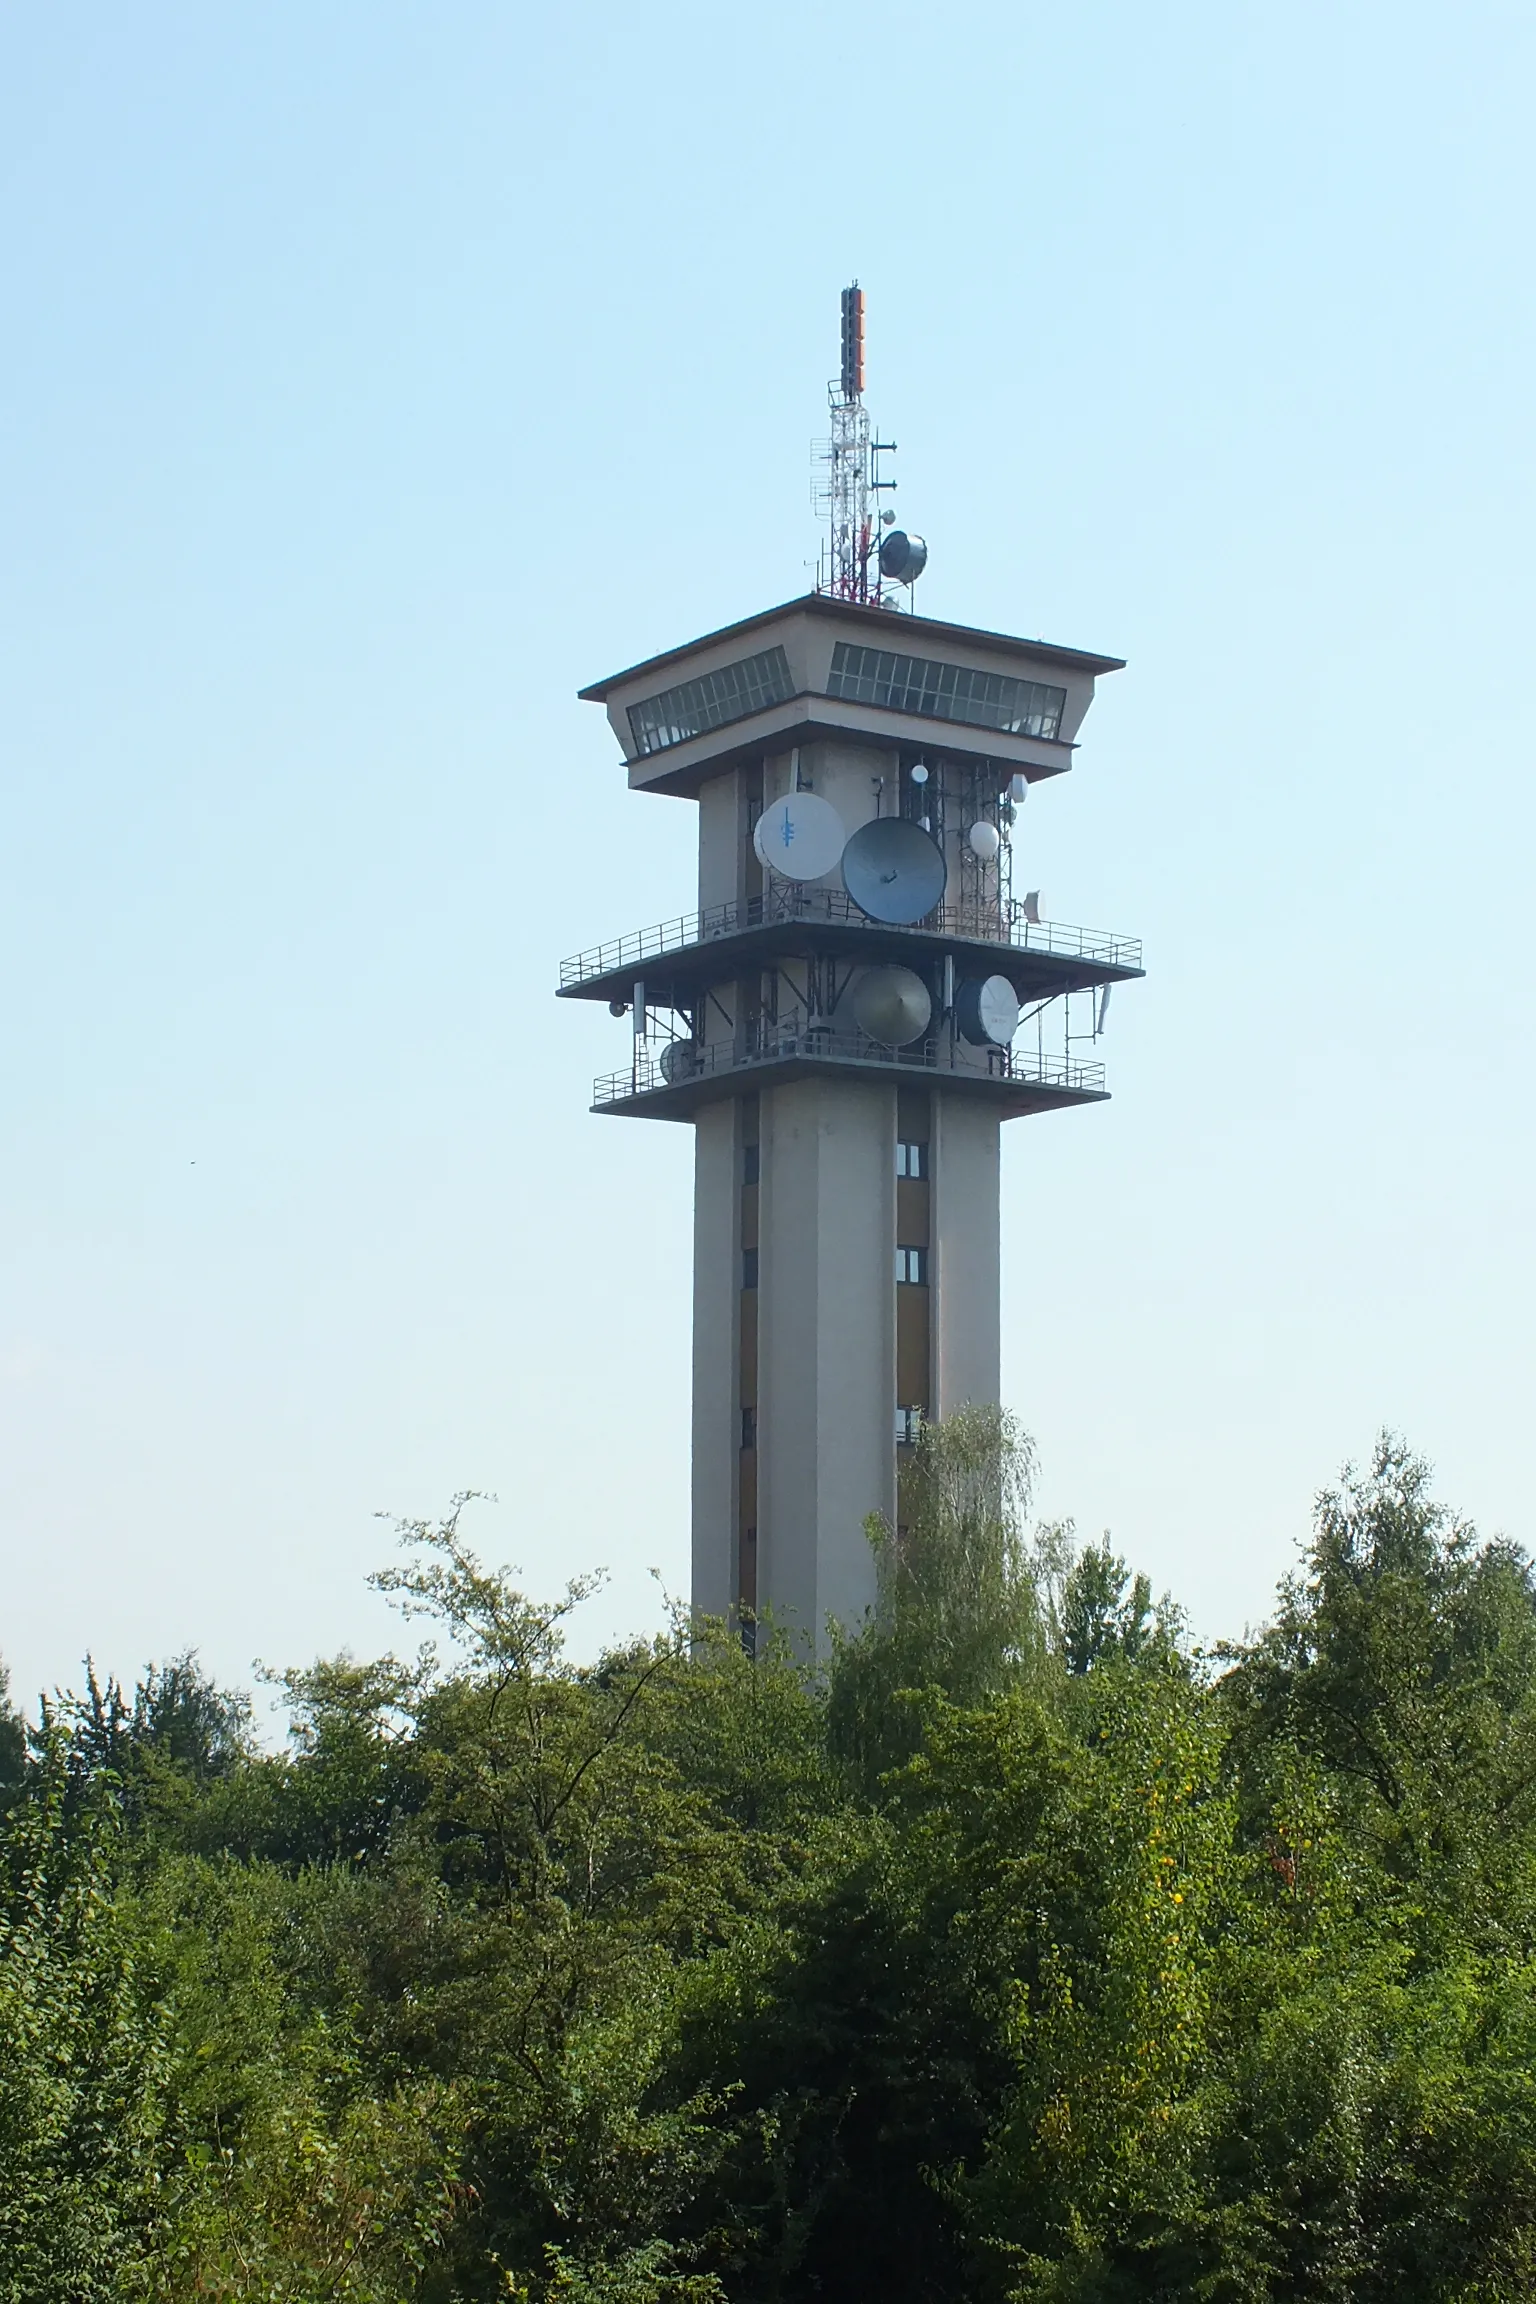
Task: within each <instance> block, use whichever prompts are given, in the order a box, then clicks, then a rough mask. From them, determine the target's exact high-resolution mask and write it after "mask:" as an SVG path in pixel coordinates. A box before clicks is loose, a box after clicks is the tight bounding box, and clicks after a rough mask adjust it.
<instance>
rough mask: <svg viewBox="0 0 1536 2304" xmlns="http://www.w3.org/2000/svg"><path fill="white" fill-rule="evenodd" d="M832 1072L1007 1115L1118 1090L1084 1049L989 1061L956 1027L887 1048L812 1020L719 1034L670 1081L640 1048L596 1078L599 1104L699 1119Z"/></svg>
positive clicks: (1002, 1054) (1096, 1100)
mask: <svg viewBox="0 0 1536 2304" xmlns="http://www.w3.org/2000/svg"><path fill="white" fill-rule="evenodd" d="M671 1045H672V1046H673V1047H677V1048H682V1047H684V1046H685V1045H686V1043H684V1042H682V1041H674V1042H672V1043H671ZM829 1075H831V1076H833V1077H840V1078H843V1079H855V1080H874V1079H886V1080H890V1081H892V1082H895V1083H897V1084H900V1083H901V1082H903V1081H904V1082H906V1083H907V1084H908V1085H909V1086H917V1085H919V1084H921V1085H923V1086H926V1087H934V1086H939V1087H942V1088H943V1089H944V1090H945V1091H946V1092H947V1093H950V1094H956V1095H965V1096H975V1097H979V1098H981V1099H983V1100H984V1101H985V1102H987V1103H989V1104H991V1105H993V1106H994V1107H995V1108H996V1110H997V1112H998V1115H999V1117H1000V1118H1001V1119H1004V1120H1014V1119H1020V1118H1022V1117H1023V1116H1024V1115H1025V1114H1027V1113H1031V1112H1059V1111H1061V1110H1063V1109H1064V1108H1066V1107H1067V1106H1069V1105H1074V1104H1102V1103H1105V1102H1107V1100H1108V1095H1109V1091H1108V1090H1107V1089H1106V1087H1105V1085H1104V1067H1103V1065H1102V1064H1091V1063H1090V1064H1083V1063H1079V1062H1078V1061H1077V1060H1076V1059H1075V1058H1068V1057H1063V1056H1037V1055H1029V1054H1020V1053H1019V1052H1018V1051H1017V1050H1013V1049H1007V1050H1004V1049H996V1050H993V1051H992V1052H991V1053H990V1054H989V1056H988V1057H987V1058H986V1059H985V1060H984V1061H983V1060H982V1059H981V1054H980V1051H979V1050H977V1049H973V1048H971V1047H969V1046H966V1045H964V1044H962V1045H961V1046H959V1047H956V1046H955V1045H954V1044H953V1043H952V1042H951V1040H950V1038H949V1036H948V1034H947V1033H939V1034H935V1035H934V1036H933V1037H932V1038H930V1039H927V1040H920V1041H915V1042H913V1043H912V1044H911V1045H910V1046H909V1047H906V1048H887V1047H885V1046H884V1045H882V1043H881V1042H879V1041H876V1040H869V1039H867V1038H866V1037H865V1036H864V1035H863V1034H862V1033H841V1032H831V1031H827V1030H822V1029H819V1028H813V1029H810V1030H805V1029H803V1028H802V1029H800V1030H798V1031H793V1032H787V1031H786V1032H778V1031H774V1032H771V1033H769V1034H767V1035H765V1036H764V1038H763V1040H762V1042H761V1043H760V1045H759V1046H757V1047H756V1048H754V1049H752V1050H750V1051H747V1052H741V1051H738V1050H737V1049H736V1048H735V1047H734V1046H733V1045H732V1044H731V1042H729V1041H721V1042H715V1043H711V1044H709V1045H707V1046H705V1047H703V1048H699V1049H696V1050H695V1051H694V1052H693V1069H692V1070H690V1071H689V1072H688V1073H687V1074H686V1076H684V1077H681V1078H674V1079H670V1080H669V1079H668V1078H667V1077H666V1074H665V1073H664V1072H663V1071H662V1068H661V1063H660V1061H659V1060H658V1059H657V1058H655V1057H652V1056H651V1055H650V1054H649V1053H647V1054H645V1055H643V1056H639V1057H637V1058H636V1060H635V1062H634V1063H633V1064H631V1065H629V1066H628V1067H626V1069H625V1070H624V1071H622V1072H607V1073H603V1074H601V1075H600V1076H599V1078H598V1079H596V1080H594V1081H593V1083H592V1110H593V1111H594V1112H613V1113H618V1114H619V1115H620V1116H622V1117H624V1118H626V1119H634V1120H691V1119H692V1117H693V1115H694V1113H695V1112H696V1111H697V1110H698V1109H699V1107H700V1105H702V1104H711V1103H715V1102H717V1101H718V1100H719V1099H720V1098H721V1097H722V1096H743V1095H748V1094H750V1093H751V1092H752V1091H753V1090H754V1089H757V1088H779V1087H783V1086H786V1085H787V1084H788V1083H789V1082H790V1081H792V1080H808V1079H812V1078H815V1079H824V1078H826V1077H828V1076H829Z"/></svg>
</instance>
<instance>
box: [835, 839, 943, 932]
mask: <svg viewBox="0 0 1536 2304" xmlns="http://www.w3.org/2000/svg"><path fill="white" fill-rule="evenodd" d="M948 878H949V872H948V868H947V867H946V865H945V862H944V852H943V850H942V849H941V848H940V847H939V845H938V842H937V841H936V840H933V839H930V837H929V835H928V834H927V833H926V832H925V831H924V830H923V828H922V826H921V825H920V824H914V823H913V822H912V821H911V820H910V818H908V817H906V816H876V817H875V818H874V819H873V820H872V822H870V823H868V824H861V825H860V826H859V829H858V830H857V832H855V833H854V834H853V835H852V837H851V838H850V840H849V842H848V845H847V846H846V847H845V848H844V850H843V886H844V887H845V888H846V889H847V891H848V893H849V895H850V896H851V897H852V898H853V901H854V902H855V904H857V906H858V908H859V910H860V911H861V912H862V913H863V915H864V917H865V919H866V920H881V921H884V922H885V923H886V925H887V926H888V927H892V928H910V927H911V925H912V923H913V922H914V921H915V920H921V919H922V918H923V917H924V915H925V914H926V913H929V912H931V911H932V910H933V908H934V906H935V904H937V903H938V901H939V899H940V898H941V897H942V895H943V893H944V888H945V883H946V882H947V880H948Z"/></svg>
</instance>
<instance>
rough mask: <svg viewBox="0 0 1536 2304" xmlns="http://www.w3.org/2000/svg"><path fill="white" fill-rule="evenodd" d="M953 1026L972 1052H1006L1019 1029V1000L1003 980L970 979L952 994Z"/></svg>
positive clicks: (997, 978)
mask: <svg viewBox="0 0 1536 2304" xmlns="http://www.w3.org/2000/svg"><path fill="white" fill-rule="evenodd" d="M955 1022H956V1023H957V1024H958V1025H959V1027H960V1029H961V1031H962V1032H963V1033H964V1035H965V1037H966V1039H967V1040H969V1041H970V1042H971V1044H972V1046H973V1047H976V1048H1006V1047H1007V1046H1008V1043H1009V1041H1010V1040H1011V1039H1012V1038H1013V1036H1014V1034H1015V1032H1017V1030H1018V1028H1019V996H1018V994H1017V993H1016V992H1015V991H1014V988H1013V986H1012V985H1011V984H1010V983H1009V981H1008V979H1007V977H1006V976H980V977H976V976H973V977H972V978H971V979H970V980H969V982H967V983H964V984H961V985H959V986H958V987H957V988H956V992H955Z"/></svg>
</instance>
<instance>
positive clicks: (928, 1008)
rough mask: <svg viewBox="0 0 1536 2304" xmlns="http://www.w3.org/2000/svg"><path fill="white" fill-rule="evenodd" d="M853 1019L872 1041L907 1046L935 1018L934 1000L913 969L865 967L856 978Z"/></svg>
mask: <svg viewBox="0 0 1536 2304" xmlns="http://www.w3.org/2000/svg"><path fill="white" fill-rule="evenodd" d="M852 1006H853V1020H854V1022H855V1023H856V1024H857V1025H858V1028H859V1030H860V1031H861V1032H865V1033H867V1034H868V1035H869V1037H870V1039H871V1040H883V1041H884V1042H885V1044H886V1046H887V1047H888V1048H904V1047H905V1046H906V1044H907V1042H908V1041H909V1040H921V1038H922V1036H923V1034H924V1033H925V1032H926V1031H927V1029H928V1026H929V1025H930V1023H931V1022H932V1021H933V1001H932V999H931V998H930V997H929V992H928V987H927V985H926V984H925V983H924V982H923V980H922V978H921V976H917V975H914V974H913V972H912V970H911V969H910V968H865V969H863V970H862V971H861V972H860V974H859V975H857V976H856V977H855V978H854V980H853V1002H852Z"/></svg>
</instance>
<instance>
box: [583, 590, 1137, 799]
mask: <svg viewBox="0 0 1536 2304" xmlns="http://www.w3.org/2000/svg"><path fill="white" fill-rule="evenodd" d="M839 641H844V642H848V643H850V644H852V645H854V646H856V647H860V648H863V649H865V650H869V649H877V650H879V651H880V652H881V654H882V656H883V657H885V658H886V661H887V663H888V661H889V657H890V656H893V655H894V656H897V657H902V658H919V659H925V660H926V672H927V674H928V675H929V676H933V677H937V676H939V675H942V676H943V678H944V679H946V680H949V679H951V678H952V677H953V676H954V675H959V676H961V678H962V679H963V678H964V676H966V675H981V676H982V677H983V679H984V680H985V679H986V678H987V676H1000V678H1001V680H1002V681H1004V682H1012V683H1015V684H1022V685H1023V686H1026V687H1027V686H1031V685H1032V686H1033V687H1034V688H1035V689H1036V692H1037V696H1038V695H1039V694H1040V693H1042V692H1044V691H1047V690H1049V691H1050V692H1051V694H1052V696H1053V698H1054V705H1053V713H1052V717H1051V718H1050V719H1049V720H1048V721H1045V722H1037V724H1036V727H1035V729H1034V730H1033V731H1031V730H1030V729H1029V728H1027V727H1026V726H1025V725H1023V724H1022V723H1021V724H1020V725H1018V726H1015V727H1008V726H1002V725H993V724H991V723H990V722H987V721H984V720H982V719H980V718H978V717H960V716H955V717H951V716H950V715H949V713H948V712H947V711H946V710H945V709H944V700H943V699H935V698H933V697H932V696H930V697H928V698H927V699H926V700H924V701H925V708H924V709H923V710H922V711H921V712H919V711H913V710H910V709H901V708H898V707H896V706H893V705H891V704H889V703H886V702H881V701H873V700H870V692H869V690H868V689H867V688H866V691H865V694H864V695H863V696H854V695H850V694H849V693H847V692H844V693H836V692H833V691H834V689H835V687H836V686H838V685H842V686H843V687H844V689H845V691H846V682H840V681H839V678H838V676H837V675H836V674H835V673H834V664H835V662H836V661H837V656H836V651H837V645H838V642H839ZM844 660H846V658H845V659H844ZM866 661H873V660H872V659H866ZM1122 662H1123V659H1122V658H1120V657H1118V656H1100V655H1093V654H1090V653H1089V652H1088V651H1087V650H1084V649H1080V648H1062V647H1059V646H1057V645H1055V644H1054V643H1053V642H1049V641H1043V640H1026V639H1023V638H1020V637H1018V636H1016V635H1014V634H1011V633H1005V632H992V631H987V630H983V629H982V628H980V627H979V626H975V625H968V624H949V623H943V622H940V621H939V620H938V619H936V618H934V617H927V616H913V615H907V614H900V615H893V614H892V613H891V611H890V610H889V609H881V608H872V607H865V606H861V605H858V604H856V603H853V602H849V601H845V600H837V599H833V598H831V597H829V596H828V595H827V594H825V593H819V592H811V593H806V594H804V595H803V596H802V597H801V598H799V599H797V600H787V601H783V602H781V603H780V605H779V606H778V607H776V608H768V609H764V610H762V611H761V612H760V613H759V614H758V615H755V616H748V617H744V618H742V619H741V620H740V621H739V622H737V623H735V624H727V625H723V626H721V627H720V628H719V629H718V630H717V631H714V632H708V633H705V634H703V635H702V636H701V637H700V638H699V639H697V640H694V641H692V642H690V643H689V644H688V646H686V647H684V648H671V649H668V650H667V651H666V652H665V653H664V654H662V655H659V656H651V657H647V658H646V659H645V660H644V661H643V662H641V663H639V664H632V665H630V666H629V667H628V668H627V669H626V670H625V671H623V672H616V673H614V674H612V675H611V676H610V677H609V678H608V679H606V680H599V681H595V682H593V683H592V685H591V686H590V687H587V688H583V689H582V690H581V691H580V695H581V697H582V699H583V700H584V701H586V702H590V703H601V704H603V705H605V706H606V708H607V713H608V721H609V725H610V727H611V728H612V729H613V732H614V735H615V736H616V737H617V739H618V741H619V745H620V747H621V749H622V750H623V753H624V756H625V759H626V761H627V763H628V767H629V781H630V784H631V785H632V786H633V787H634V788H636V789H643V790H648V791H659V792H671V793H679V794H693V793H696V792H697V791H698V789H699V786H700V785H701V784H702V783H703V782H704V781H705V780H706V779H707V778H709V777H711V776H716V775H719V774H720V773H721V772H722V770H724V769H726V768H729V767H731V766H732V765H733V764H734V763H735V762H737V761H739V760H742V759H745V758H749V757H750V756H752V755H753V754H755V753H762V752H763V751H765V750H782V749H787V748H788V747H790V746H791V745H794V744H797V743H801V742H804V741H806V740H807V739H812V738H815V737H818V736H820V737H831V738H840V739H842V740H844V741H848V742H853V743H866V744H875V745H887V746H889V745H902V744H906V745H912V746H916V747H919V748H923V749H927V750H934V751H942V752H944V753H947V754H950V755H953V756H955V757H958V758H962V759H964V758H970V759H974V760H978V761H979V760H989V761H996V762H998V763H999V764H1001V765H1002V766H1003V767H1005V768H1006V769H1007V771H1008V772H1009V773H1014V772H1018V773H1022V774H1024V775H1026V776H1028V777H1029V778H1031V780H1034V779H1038V778H1040V777H1045V776H1054V775H1059V774H1061V772H1062V771H1063V770H1064V769H1066V768H1069V767H1070V766H1071V765H1072V754H1073V751H1074V749H1075V746H1074V743H1073V739H1074V737H1075V736H1076V733H1077V729H1078V727H1079V726H1080V724H1081V722H1082V719H1083V716H1084V714H1085V713H1086V711H1087V709H1088V706H1089V704H1090V702H1091V701H1092V697H1093V688H1094V682H1095V680H1096V678H1097V677H1098V675H1099V674H1100V673H1104V672H1116V671H1119V670H1120V669H1121V666H1122ZM923 669H924V666H923V665H919V667H918V670H919V671H922V670H923ZM754 671H755V672H756V673H757V674H758V675H761V674H763V673H764V672H765V671H768V672H769V673H770V679H771V684H763V683H761V681H760V684H759V686H758V687H756V688H755V689H753V690H752V691H751V703H750V708H747V704H746V700H745V698H738V700H737V702H736V708H735V709H731V710H727V711H725V712H723V713H720V714H719V715H718V717H717V718H716V720H715V723H714V724H713V725H710V726H699V727H691V726H690V725H689V724H688V717H687V715H686V713H684V714H683V715H681V716H680V717H678V718H674V713H675V710H676V707H677V705H678V703H679V701H680V700H681V701H684V702H689V701H691V699H692V698H694V697H696V696H697V695H698V694H700V693H701V692H702V691H703V690H706V689H707V687H708V684H709V683H710V682H711V680H712V679H715V678H717V676H718V677H723V679H724V680H725V681H727V682H740V681H741V680H742V678H743V676H752V675H753V674H754ZM690 683H693V684H697V685H694V686H692V687H690V685H689V684H690ZM997 692H998V686H997V677H993V678H992V680H991V685H990V689H989V693H994V694H995V693H997ZM1018 692H1019V689H1018V686H1016V687H1015V689H1014V691H1013V693H1015V694H1017V693H1018ZM903 693H905V691H903ZM928 705H932V706H933V707H934V708H933V709H931V710H930V709H928V708H927V706H928ZM658 708H659V709H658ZM970 709H971V711H972V712H974V710H975V708H974V707H971V708H970ZM658 718H663V719H665V720H666V721H667V722H668V726H667V727H666V729H665V731H664V732H660V731H657V730H656V728H655V722H656V720H657V719H658ZM648 721H649V722H650V726H649V728H648V727H647V722H648Z"/></svg>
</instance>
